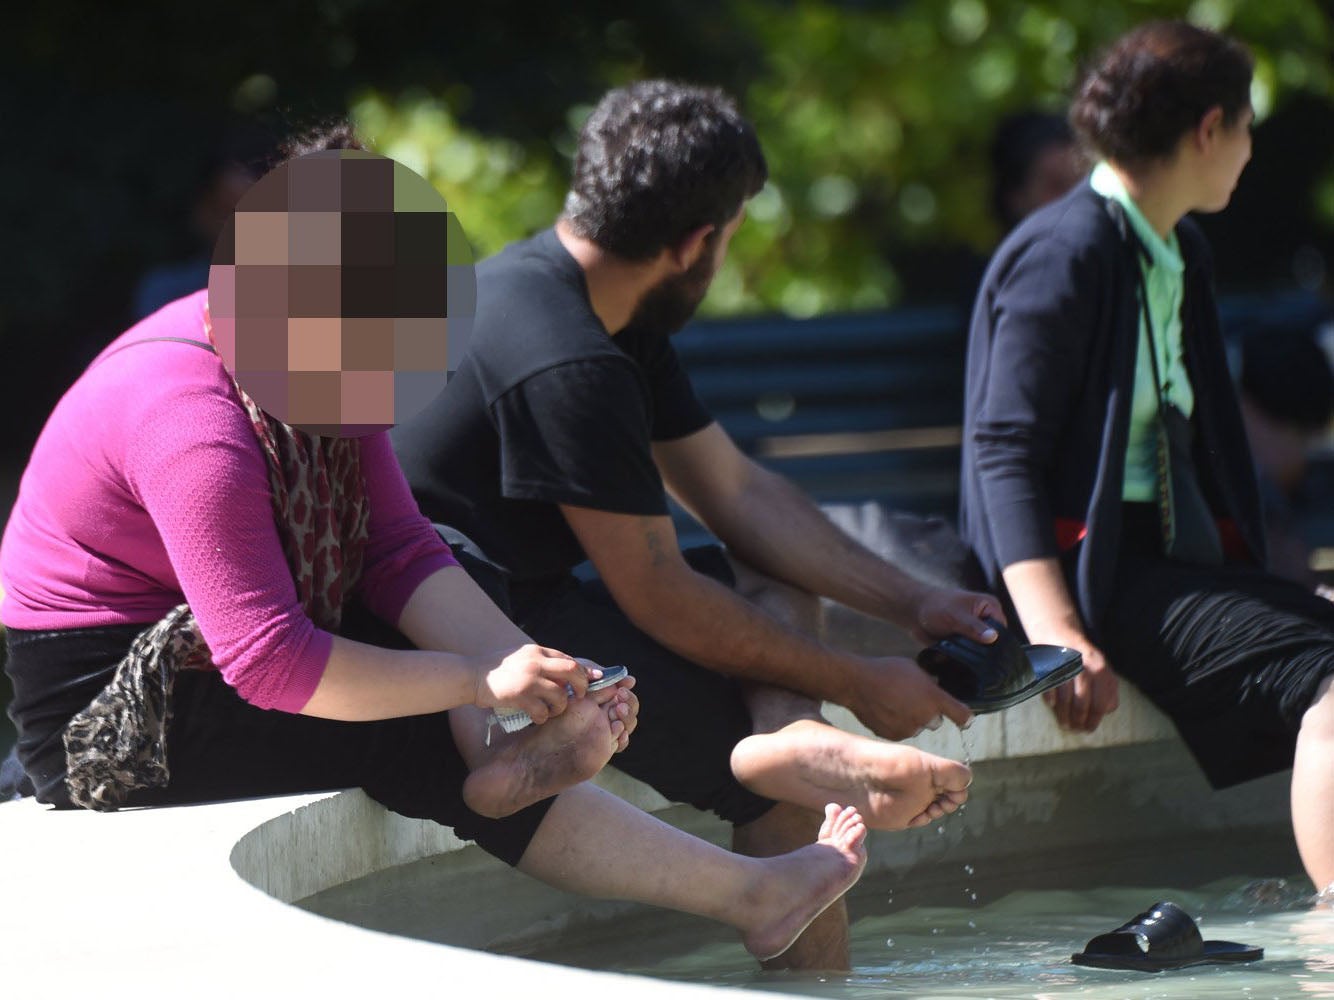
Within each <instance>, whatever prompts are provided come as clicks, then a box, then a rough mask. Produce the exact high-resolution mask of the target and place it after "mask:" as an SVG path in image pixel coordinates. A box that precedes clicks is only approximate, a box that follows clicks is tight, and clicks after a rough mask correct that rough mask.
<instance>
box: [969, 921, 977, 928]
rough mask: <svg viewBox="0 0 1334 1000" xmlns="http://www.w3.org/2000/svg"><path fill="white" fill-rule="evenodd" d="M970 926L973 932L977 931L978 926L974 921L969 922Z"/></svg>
mask: <svg viewBox="0 0 1334 1000" xmlns="http://www.w3.org/2000/svg"><path fill="white" fill-rule="evenodd" d="M968 926H969V927H971V928H973V930H977V924H975V923H974V922H973V921H971V920H970V921H968Z"/></svg>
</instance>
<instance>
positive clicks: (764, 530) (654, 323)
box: [393, 81, 1000, 968]
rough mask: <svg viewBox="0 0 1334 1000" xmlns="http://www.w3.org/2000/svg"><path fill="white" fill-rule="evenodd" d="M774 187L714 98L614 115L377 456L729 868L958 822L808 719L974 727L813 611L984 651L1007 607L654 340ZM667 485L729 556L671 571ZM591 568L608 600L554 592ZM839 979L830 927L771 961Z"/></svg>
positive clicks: (673, 97)
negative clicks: (963, 639) (620, 722)
mask: <svg viewBox="0 0 1334 1000" xmlns="http://www.w3.org/2000/svg"><path fill="white" fill-rule="evenodd" d="M765 179H766V167H765V163H764V158H763V155H762V153H761V152H760V148H759V143H758V141H757V140H756V138H755V134H754V131H753V129H752V128H751V126H750V124H749V123H748V122H746V121H745V119H744V118H742V117H741V115H740V114H739V113H738V112H737V110H736V108H735V106H734V105H733V104H732V102H731V100H730V99H729V98H727V97H726V95H724V94H722V93H721V92H720V91H716V90H710V89H703V88H696V87H688V86H683V85H679V84H672V83H666V82H661V81H656V82H648V83H641V84H636V85H634V86H631V87H628V88H625V89H621V90H616V91H613V92H611V93H610V94H608V95H607V96H606V97H605V98H604V99H603V100H602V102H601V103H600V104H599V105H598V107H597V109H596V110H595V111H594V112H593V114H592V116H591V117H590V118H589V120H588V122H587V124H586V125H585V126H584V128H583V131H582V133H581V135H580V143H579V150H578V155H577V157H576V160H575V175H574V181H573V184H572V188H571V191H570V194H569V197H568V199H567V201H566V207H565V211H564V213H563V214H562V216H561V218H560V220H559V221H558V222H557V224H556V227H555V228H554V229H551V230H547V231H545V232H543V233H540V234H539V235H537V236H536V237H534V238H532V239H530V240H527V241H525V242H522V243H518V244H515V245H513V246H510V247H509V248H507V249H506V250H504V251H503V252H502V253H500V254H499V255H497V256H496V257H494V258H492V259H490V260H488V261H485V262H483V263H482V264H481V265H480V266H479V267H478V270H477V308H476V316H475V321H474V326H473V331H472V334H471V338H470V342H469V346H468V351H467V354H466V356H465V358H464V360H463V362H462V364H461V365H460V368H459V371H458V372H457V374H456V375H455V377H454V378H453V379H452V381H451V382H450V384H449V386H448V388H447V389H446V390H445V392H444V393H442V394H441V396H440V397H439V398H438V399H437V400H436V401H435V402H434V403H433V404H432V405H431V406H430V407H429V408H428V409H427V410H426V411H424V412H423V413H422V414H421V415H420V416H418V417H416V418H415V419H413V420H412V421H409V422H407V423H406V424H403V425H400V426H399V427H398V428H397V429H396V430H395V431H394V432H393V440H394V445H395V448H396V449H397V451H398V454H399V458H400V461H401V462H402V465H403V468H404V470H405V471H406V473H407V475H408V479H409V482H410V483H411V485H412V488H413V491H414V493H415V494H416V496H417V498H418V501H419V502H420V504H421V507H422V510H423V511H424V512H425V513H426V514H427V516H428V517H430V518H431V519H432V520H434V521H437V522H443V523H446V524H448V525H450V526H452V527H453V528H456V529H458V530H460V531H462V532H463V533H464V534H465V535H467V536H468V537H469V538H470V539H471V540H472V542H474V543H475V544H476V545H477V546H479V547H480V548H481V550H482V551H483V552H484V553H485V554H486V556H487V558H488V559H489V560H490V561H492V562H493V563H495V564H496V565H498V566H499V567H501V568H502V569H503V570H505V571H506V572H507V573H508V574H509V582H510V597H511V610H512V612H513V614H514V617H515V620H516V621H517V622H518V623H519V625H520V626H521V627H523V628H524V629H525V631H527V632H528V633H529V634H530V635H531V636H533V638H534V639H535V640H536V641H537V642H539V643H545V644H550V645H553V646H556V647H558V648H560V649H564V650H568V651H570V652H571V653H573V654H575V655H579V656H586V657H589V658H591V659H593V660H595V661H597V662H599V663H602V664H607V665H610V664H618V663H624V664H626V665H627V666H629V668H630V670H631V672H632V673H633V674H634V675H635V677H636V679H637V681H638V687H637V689H636V691H637V693H638V694H639V697H640V713H639V727H638V730H637V731H636V735H635V738H634V739H633V740H632V741H631V742H630V746H629V748H628V749H627V750H626V751H625V752H624V753H623V754H621V755H620V756H618V757H617V767H618V768H619V769H621V770H623V771H626V772H627V773H629V774H631V775H634V776H635V777H639V778H641V779H642V780H645V781H647V782H648V783H649V784H651V785H653V786H654V787H655V788H657V789H658V790H659V791H661V792H662V793H663V794H664V795H666V796H668V797H669V798H671V799H673V800H675V801H684V802H690V803H692V804H694V805H696V806H699V807H701V808H706V809H712V810H714V811H715V812H717V813H718V814H719V815H720V816H722V817H723V818H725V819H727V820H729V821H731V822H732V823H733V824H734V826H735V831H736V833H735V838H734V845H735V846H736V847H737V849H738V850H742V851H745V852H747V853H752V854H765V855H767V854H773V853H777V852H778V851H779V850H783V849H786V847H788V846H789V845H792V844H795V843H797V842H798V841H799V840H800V839H801V838H806V837H807V836H808V834H809V832H810V830H811V829H812V828H813V827H815V826H817V825H818V822H819V816H818V813H817V812H815V811H813V810H818V809H819V808H820V807H822V806H823V805H824V804H825V803H826V802H830V801H835V800H837V801H839V802H847V803H851V804H855V805H857V806H858V807H859V808H860V809H861V812H862V814H863V815H864V816H865V817H866V819H867V822H868V824H869V825H871V826H876V827H880V828H884V829H902V828H904V827H907V826H918V825H922V824H925V823H928V822H931V821H932V820H934V819H937V818H939V817H941V816H943V815H944V814H945V813H947V812H952V811H954V810H955V809H957V808H958V806H959V805H960V804H961V803H962V802H963V801H964V798H965V797H966V791H965V789H966V787H967V784H968V781H969V780H970V774H969V772H968V769H967V768H966V767H964V766H963V765H961V764H957V763H955V762H953V761H948V760H945V759H943V758H940V757H934V756H932V755H930V754H925V753H922V752H920V751H918V750H916V749H914V748H912V747H906V746H899V745H897V744H894V743H887V742H883V741H879V740H871V739H867V738H865V737H862V736H857V735H853V734H851V733H847V732H844V731H842V730H838V729H835V728H833V727H831V726H829V725H827V724H826V723H825V722H824V721H823V719H822V718H821V717H820V715H819V701H820V700H828V701H833V702H836V703H839V704H842V705H845V706H847V707H848V708H850V709H851V710H852V711H854V712H855V713H856V714H857V715H858V717H859V718H860V719H861V720H862V721H863V722H864V723H865V724H866V725H867V726H868V727H869V728H870V729H872V730H873V731H874V732H876V733H877V734H879V735H881V736H884V737H886V738H888V739H902V738H905V737H908V736H911V735H913V734H914V733H916V732H918V731H919V730H920V729H922V728H923V727H926V726H933V725H934V724H936V723H937V722H938V721H939V720H940V719H941V717H942V716H943V717H946V718H949V719H952V720H953V721H955V722H956V723H959V724H963V723H965V722H967V720H968V718H969V713H968V709H967V708H966V707H965V706H964V705H962V704H961V703H959V702H957V701H955V700H954V699H953V698H951V697H950V696H949V695H947V694H946V693H945V692H944V691H943V690H942V689H941V688H940V687H938V686H937V685H936V683H935V682H934V681H933V680H931V678H929V677H928V676H927V675H926V674H924V673H923V672H922V671H921V670H920V669H918V667H917V666H916V664H915V663H913V662H912V661H911V660H907V659H903V658H901V657H878V658H873V657H863V656H857V655H853V654H850V653H846V652H842V651H838V650H835V649H832V648H830V647H828V646H826V645H824V644H823V643H821V642H820V641H819V640H818V639H817V638H816V631H817V626H818V597H817V596H816V595H825V596H828V597H831V598H834V599H836V600H839V601H842V602H844V603H846V604H849V605H851V606H853V607H856V608H858V609H859V610H862V611H865V612H868V613H871V614H874V615H879V616H881V617H884V618H888V619H890V620H893V621H895V622H898V623H900V624H903V625H905V626H907V627H910V628H912V629H913V630H914V632H915V633H916V634H918V635H919V636H921V637H931V636H935V637H941V636H945V635H949V634H954V633H964V634H967V635H971V636H973V637H975V638H979V639H981V640H982V641H990V640H991V639H993V638H994V633H993V632H991V630H990V629H989V628H988V627H987V626H986V625H985V623H984V622H983V621H982V620H981V617H982V616H983V615H993V616H997V617H999V616H1000V607H999V605H998V603H997V602H996V600H995V599H994V598H992V597H989V596H986V595H981V594H973V593H968V592H963V591H952V590H941V589H938V588H933V587H929V586H927V585H925V584H922V583H920V582H918V581H916V580H914V579H912V578H911V577H908V576H907V575H905V574H903V573H901V572H900V571H898V570H896V569H895V568H894V567H892V566H890V565H889V564H887V563H885V562H884V561H883V560H881V559H879V558H878V557H877V556H875V555H873V554H872V553H871V552H869V551H868V550H866V549H865V548H863V547H862V546H860V545H858V544H857V543H856V542H854V541H853V540H852V539H851V538H849V537H848V536H846V535H844V534H843V533H842V532H841V531H839V530H838V529H837V528H836V527H834V526H833V525H832V524H831V523H830V522H829V521H828V519H827V518H825V517H824V515H823V514H821V513H820V511H819V509H818V508H817V507H816V506H815V505H814V504H813V503H812V502H811V501H810V500H809V499H808V498H807V497H805V496H804V495H803V494H802V493H801V492H800V491H798V490H797V489H796V488H795V487H793V486H792V485H791V484H789V483H788V482H787V481H786V480H784V479H782V478H781V477H779V476H777V475H775V474H773V473H771V472H768V471H767V470H765V469H763V468H762V467H761V466H759V465H757V464H755V463H754V462H752V461H751V460H750V459H748V458H746V457H745V456H744V455H743V454H742V453H741V452H740V451H739V450H738V449H737V448H736V446H735V445H734V444H733V443H732V441H731V440H730V439H729V438H728V436H727V434H726V433H725V432H724V431H723V430H722V429H721V428H719V427H718V425H717V424H715V423H714V422H713V421H712V419H711V418H710V416H709V414H708V412H707V411H706V410H705V408H704V406H703V405H702V404H701V403H700V401H699V399H698V398H697V397H696V395H695V393H694V391H693V389H692V388H691V385H690V382H689V380H688V379H687V377H686V375H685V372H684V371H683V370H682V368H681V365H680V362H679V361H678V359H677V356H676V352H675V351H674V349H673V348H672V345H671V342H670V340H669V336H670V334H671V333H673V332H675V331H676V330H677V329H679V328H680V327H681V326H683V325H684V324H685V322H686V321H687V320H688V319H689V318H690V316H691V315H692V314H693V313H694V311H695V308H696V307H697V306H698V304H699V302H700V300H701V299H702V298H703V297H704V293H705V292H706V291H707V289H708V286H709V283H710V281H711V280H712V278H713V275H714V273H715V272H716V271H717V268H718V266H719V265H720V263H721V262H722V260H723V256H724V254H725V253H726V250H727V245H728V241H729V240H730V239H731V237H732V234H733V233H734V232H735V230H736V229H737V227H738V226H739V225H740V224H741V219H742V214H743V212H742V209H743V205H744V202H745V201H746V199H748V198H749V197H751V196H752V195H754V194H755V193H756V192H757V191H758V190H759V189H760V187H761V186H762V185H763V184H764V182H765ZM668 490H670V491H671V493H672V494H673V495H674V496H675V497H676V499H677V500H679V501H680V502H681V503H682V504H683V505H684V506H685V507H686V508H687V509H689V510H690V511H691V512H692V513H693V514H694V515H695V516H697V517H698V518H699V519H700V521H702V522H703V523H704V525H705V526H707V527H708V528H709V529H710V530H711V531H712V532H713V533H714V534H715V535H716V536H717V537H718V538H719V539H720V540H722V542H723V543H724V544H725V545H726V546H727V549H726V551H724V550H723V549H722V548H720V547H717V546H713V547H708V548H705V549H700V550H692V551H689V552H685V553H683V552H681V551H680V549H679V548H678V546H677V542H676V535H675V532H674V530H673V527H672V522H671V520H670V518H669V516H668V507H667V491H668ZM585 559H589V560H591V561H592V563H593V566H594V567H595V568H596V570H597V573H598V576H599V577H600V579H598V580H595V581H593V582H591V583H590V582H580V581H579V580H577V579H576V578H575V577H574V576H573V575H572V573H571V570H572V569H573V568H574V567H575V566H576V565H577V564H579V563H581V562H583V561H584V560H585ZM779 580H783V581H786V582H784V583H780V582H778V581H779ZM774 800H780V801H779V802H778V804H775V801H774ZM847 961H848V956H847V943H846V913H845V912H844V911H843V910H842V909H841V907H834V908H831V911H830V912H828V913H827V914H826V916H824V917H822V918H821V919H820V920H819V921H817V922H816V923H815V924H813V925H812V927H811V928H810V929H809V930H808V931H807V933H806V934H805V935H803V937H802V939H800V940H799V941H798V943H797V945H795V946H794V947H793V948H792V949H791V950H790V951H789V952H788V953H787V954H786V955H785V956H784V958H783V964H786V965H790V966H803V967H823V968H831V967H836V966H840V965H842V966H846V964H847Z"/></svg>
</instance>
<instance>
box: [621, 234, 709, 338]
mask: <svg viewBox="0 0 1334 1000" xmlns="http://www.w3.org/2000/svg"><path fill="white" fill-rule="evenodd" d="M713 273H714V269H713V254H712V253H711V252H710V250H709V248H708V247H706V248H705V252H704V253H702V254H700V257H699V260H697V261H695V263H694V264H693V265H691V267H690V270H688V271H686V272H685V273H683V274H678V275H674V276H673V277H670V278H663V279H662V281H660V282H658V283H657V284H656V285H654V286H653V287H652V288H650V289H649V290H648V291H647V292H645V293H644V294H643V296H642V297H641V298H640V300H639V304H638V305H637V306H635V311H634V314H633V315H632V316H631V317H630V322H629V323H627V324H626V325H625V326H626V329H627V330H636V331H642V332H645V333H648V334H649V335H651V336H669V335H670V334H673V333H675V332H676V331H677V330H679V329H681V328H682V327H683V326H685V325H686V324H687V323H689V322H690V318H691V317H692V316H694V315H695V310H696V309H698V308H699V304H700V303H701V302H703V301H704V295H705V293H707V292H708V290H709V284H710V283H711V282H712V281H713Z"/></svg>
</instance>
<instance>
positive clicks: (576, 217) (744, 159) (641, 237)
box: [562, 80, 769, 260]
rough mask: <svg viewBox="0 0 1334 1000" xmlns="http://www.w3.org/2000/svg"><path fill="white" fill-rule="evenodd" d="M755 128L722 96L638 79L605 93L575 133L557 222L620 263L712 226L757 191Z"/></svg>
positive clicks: (760, 159) (759, 159)
mask: <svg viewBox="0 0 1334 1000" xmlns="http://www.w3.org/2000/svg"><path fill="white" fill-rule="evenodd" d="M768 176H769V170H768V167H767V165H766V164H765V162H764V154H763V153H762V152H761V151H760V143H759V140H758V139H757V138H756V136H755V129H754V128H753V127H752V126H751V124H750V122H748V121H746V119H745V118H743V117H742V116H741V113H740V112H739V111H738V110H737V107H736V104H735V103H734V102H733V101H732V99H731V98H730V97H728V96H727V94H725V93H724V92H723V91H722V90H719V89H717V88H714V87H698V86H691V85H688V84H683V83H674V82H671V81H668V80H647V81H644V82H641V83H636V84H632V85H631V86H628V87H622V88H619V89H617V90H613V91H611V92H610V93H608V94H607V95H606V96H605V97H603V98H602V100H601V101H600V102H599V103H598V106H597V107H596V108H595V109H594V111H593V113H592V115H590V116H589V119H588V121H587V122H585V124H584V127H583V129H582V130H580V133H579V148H578V151H577V153H576V154H575V158H574V176H573V179H572V180H571V182H570V193H569V194H568V195H567V196H566V199H565V211H564V213H563V214H562V218H563V219H564V220H565V221H566V222H567V223H568V224H569V226H570V228H571V229H572V230H574V232H575V233H576V234H577V235H579V236H582V237H583V238H585V239H588V240H592V241H593V242H594V243H596V244H597V245H598V246H600V247H601V248H602V249H604V250H607V251H608V252H610V253H613V254H616V255H617V256H618V257H623V258H625V259H627V260H645V259H647V258H649V257H652V256H653V255H654V254H656V253H658V252H659V251H661V250H662V249H663V248H664V247H669V246H673V245H675V244H676V243H678V242H679V241H680V240H682V239H684V238H685V236H686V235H688V234H689V233H690V232H691V231H693V230H695V229H698V228H699V227H700V226H706V225H713V226H717V227H718V228H719V229H721V228H722V226H723V225H724V224H725V223H727V222H728V221H729V220H730V219H731V218H732V217H733V216H735V215H736V213H737V212H738V211H739V210H740V208H741V206H742V204H743V203H744V202H745V201H746V199H747V198H750V197H751V196H753V195H754V194H755V193H756V192H758V191H759V190H760V188H761V187H763V186H764V182H765V180H767V179H768Z"/></svg>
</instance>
